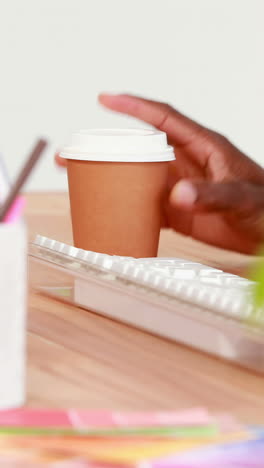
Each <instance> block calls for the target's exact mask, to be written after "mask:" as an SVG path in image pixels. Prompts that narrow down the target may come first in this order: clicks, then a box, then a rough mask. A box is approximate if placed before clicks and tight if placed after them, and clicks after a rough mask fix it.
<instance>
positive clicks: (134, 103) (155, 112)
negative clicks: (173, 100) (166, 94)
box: [99, 94, 209, 146]
mask: <svg viewBox="0 0 264 468" xmlns="http://www.w3.org/2000/svg"><path fill="white" fill-rule="evenodd" d="M99 102H100V103H101V104H103V105H104V106H105V107H107V108H108V109H111V110H114V111H117V112H121V113H123V114H127V115H131V116H132V117H136V118H138V119H140V120H143V121H144V122H147V123H149V124H150V125H153V126H154V127H156V128H158V129H159V130H161V131H163V132H165V133H167V135H168V137H169V139H171V140H173V142H174V144H175V145H176V146H185V145H187V144H188V143H190V142H191V141H192V140H193V139H194V138H196V137H198V136H200V135H201V134H204V132H209V130H208V129H206V128H205V127H203V126H202V125H200V124H198V123H197V122H195V121H194V120H192V119H189V118H188V117H186V116H185V115H183V114H181V113H180V112H179V111H177V110H176V109H174V108H173V107H171V106H169V105H168V104H164V103H161V102H157V101H151V100H149V99H143V98H140V97H137V96H131V95H129V94H117V95H113V94H100V95H99Z"/></svg>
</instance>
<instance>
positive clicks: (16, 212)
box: [4, 196, 26, 224]
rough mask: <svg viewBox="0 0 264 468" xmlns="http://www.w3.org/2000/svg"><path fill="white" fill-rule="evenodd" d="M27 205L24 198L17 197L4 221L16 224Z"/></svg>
mask: <svg viewBox="0 0 264 468" xmlns="http://www.w3.org/2000/svg"><path fill="white" fill-rule="evenodd" d="M25 204H26V200H25V198H24V197H22V196H20V197H17V198H16V199H15V201H14V203H13V205H12V206H11V208H10V210H9V211H8V213H7V215H6V217H5V219H4V222H5V223H9V224H10V223H15V222H16V221H18V220H19V219H20V217H21V214H22V212H23V209H24V207H25Z"/></svg>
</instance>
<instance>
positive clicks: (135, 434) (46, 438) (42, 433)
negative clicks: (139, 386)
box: [0, 408, 264, 468]
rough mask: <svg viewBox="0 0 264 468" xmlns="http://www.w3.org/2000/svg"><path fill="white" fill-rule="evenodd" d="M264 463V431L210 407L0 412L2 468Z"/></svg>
mask: <svg viewBox="0 0 264 468" xmlns="http://www.w3.org/2000/svg"><path fill="white" fill-rule="evenodd" d="M9 466H10V467H14V468H15V467H19V468H22V467H23V468H24V467H25V468H26V467H27V468H28V467H34V468H38V467H44V466H49V467H54V468H55V467H57V468H74V467H75V468H84V467H90V468H243V467H244V468H246V467H247V468H264V429H262V428H261V427H255V426H254V427H249V426H243V425H242V424H239V423H238V422H237V421H236V420H235V419H234V418H232V417H231V416H229V415H226V414H224V415H223V414H220V415H211V414H210V413H209V412H208V411H206V410H205V409H202V408H196V409H191V410H184V411H175V412H164V411H163V412H162V411H161V412H160V411H158V412H157V411H156V412H134V413H122V412H117V411H115V412H110V411H79V410H65V411H63V410H56V411H53V410H32V409H20V410H12V411H3V412H0V467H5V468H6V467H9Z"/></svg>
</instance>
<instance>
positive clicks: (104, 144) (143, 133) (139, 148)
mask: <svg viewBox="0 0 264 468" xmlns="http://www.w3.org/2000/svg"><path fill="white" fill-rule="evenodd" d="M60 156H61V157H62V158H65V159H77V160H81V161H110V162H111V161H119V162H155V161H157V162H158V161H159V162H161V161H173V160H174V159H175V156H174V151H173V148H172V146H168V143H167V137H166V134H165V133H164V132H160V131H158V130H151V129H94V130H93V129H92V130H80V131H79V132H78V133H74V134H73V135H72V138H71V144H70V146H67V147H65V148H63V149H62V151H61V152H60Z"/></svg>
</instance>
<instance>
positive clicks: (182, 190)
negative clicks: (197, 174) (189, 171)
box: [170, 180, 198, 206]
mask: <svg viewBox="0 0 264 468" xmlns="http://www.w3.org/2000/svg"><path fill="white" fill-rule="evenodd" d="M197 196H198V193H197V190H196V188H195V186H194V185H193V184H192V183H191V182H188V181H185V180H183V181H182V182H178V184H176V185H175V186H174V188H173V190H172V192H171V196H170V201H171V202H172V203H173V204H174V205H182V206H192V205H193V204H194V203H195V202H196V200H197Z"/></svg>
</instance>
